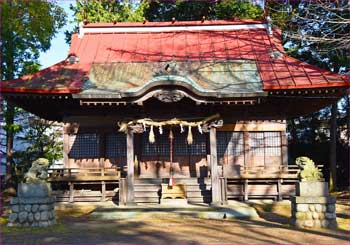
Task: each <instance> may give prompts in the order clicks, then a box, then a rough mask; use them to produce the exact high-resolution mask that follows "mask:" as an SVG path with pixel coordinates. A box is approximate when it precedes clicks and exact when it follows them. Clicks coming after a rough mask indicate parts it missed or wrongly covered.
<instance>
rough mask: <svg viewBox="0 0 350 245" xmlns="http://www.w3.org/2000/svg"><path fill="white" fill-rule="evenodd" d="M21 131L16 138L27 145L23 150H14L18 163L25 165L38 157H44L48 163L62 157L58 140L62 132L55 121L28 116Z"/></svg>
mask: <svg viewBox="0 0 350 245" xmlns="http://www.w3.org/2000/svg"><path fill="white" fill-rule="evenodd" d="M22 133H23V136H19V137H18V138H17V139H18V140H19V141H20V142H23V143H24V144H25V145H28V146H27V147H26V148H25V150H24V151H18V152H16V158H17V159H18V160H19V165H21V164H25V165H26V164H27V163H28V162H33V161H34V160H35V159H38V158H46V159H48V161H49V162H50V163H53V162H54V161H57V160H60V159H62V151H63V143H62V141H61V140H60V139H61V136H62V133H61V130H60V127H59V126H56V125H55V123H53V122H48V121H46V120H42V119H38V118H34V119H33V118H29V119H28V127H26V128H25V129H24V130H23V131H22ZM27 167H28V166H26V168H27Z"/></svg>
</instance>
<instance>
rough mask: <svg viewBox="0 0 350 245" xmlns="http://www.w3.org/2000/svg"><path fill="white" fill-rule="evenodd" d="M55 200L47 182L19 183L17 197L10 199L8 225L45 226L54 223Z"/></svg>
mask: <svg viewBox="0 0 350 245" xmlns="http://www.w3.org/2000/svg"><path fill="white" fill-rule="evenodd" d="M55 201H56V198H55V197H52V196H50V188H49V186H48V185H47V184H24V183H21V184H19V186H18V197H13V198H11V200H10V205H11V213H10V215H9V223H8V226H31V227H46V226H49V225H53V224H55V223H56V216H55Z"/></svg>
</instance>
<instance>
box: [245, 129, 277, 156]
mask: <svg viewBox="0 0 350 245" xmlns="http://www.w3.org/2000/svg"><path fill="white" fill-rule="evenodd" d="M249 135H250V150H251V153H252V154H253V155H254V156H280V155H281V133H280V132H254V133H253V132H251V133H249Z"/></svg>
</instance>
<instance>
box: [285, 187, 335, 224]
mask: <svg viewBox="0 0 350 245" xmlns="http://www.w3.org/2000/svg"><path fill="white" fill-rule="evenodd" d="M291 202H292V222H293V224H294V225H295V226H296V227H299V228H321V227H322V228H336V227H337V221H336V214H335V207H336V199H335V197H333V196H330V195H329V192H328V183H327V182H307V181H305V182H299V183H297V185H296V196H293V197H291Z"/></svg>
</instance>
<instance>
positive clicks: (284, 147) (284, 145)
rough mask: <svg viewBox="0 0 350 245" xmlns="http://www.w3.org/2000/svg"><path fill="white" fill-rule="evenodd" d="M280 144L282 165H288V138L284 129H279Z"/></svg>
mask: <svg viewBox="0 0 350 245" xmlns="http://www.w3.org/2000/svg"><path fill="white" fill-rule="evenodd" d="M281 145H282V149H281V157H282V159H281V160H282V165H288V140H287V135H286V131H281Z"/></svg>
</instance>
